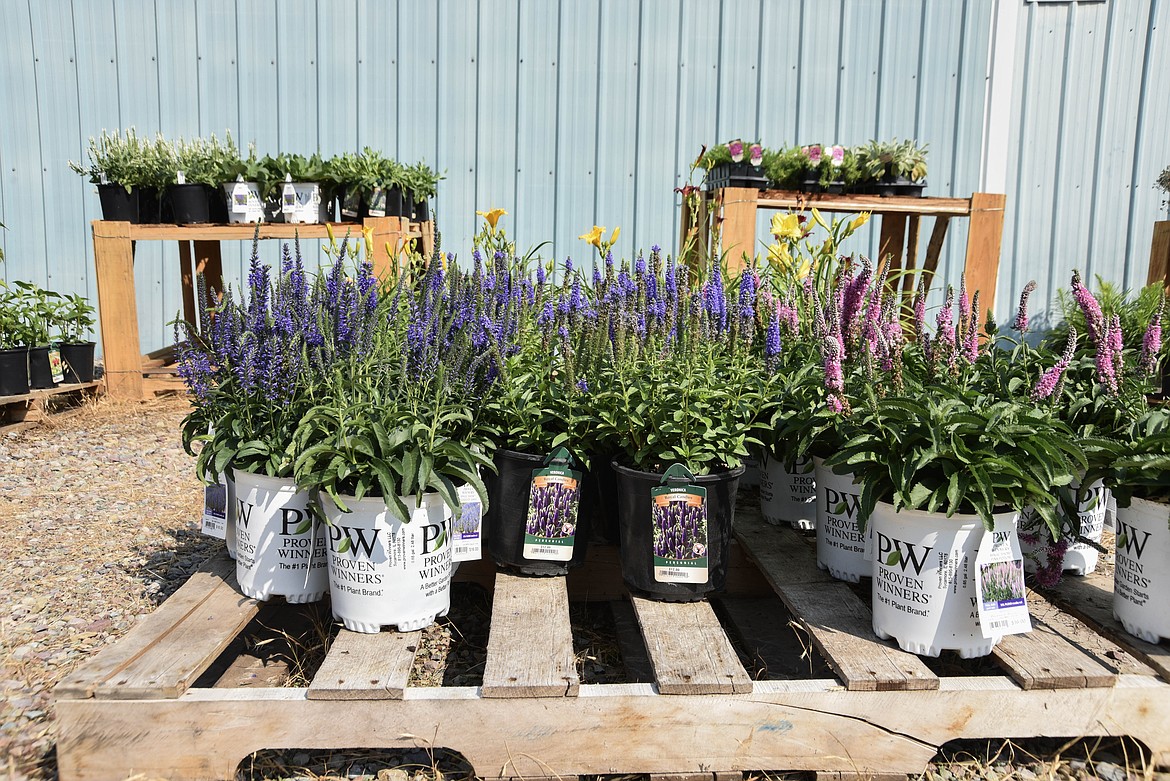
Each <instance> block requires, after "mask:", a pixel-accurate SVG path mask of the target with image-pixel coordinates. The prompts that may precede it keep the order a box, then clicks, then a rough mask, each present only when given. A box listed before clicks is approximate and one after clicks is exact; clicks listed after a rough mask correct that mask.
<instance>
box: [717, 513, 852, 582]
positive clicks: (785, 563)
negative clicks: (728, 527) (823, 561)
mask: <svg viewBox="0 0 1170 781" xmlns="http://www.w3.org/2000/svg"><path fill="white" fill-rule="evenodd" d="M734 532H735V537H736V539H737V540H739V542H740V544H741V545H743V548H744V552H745V553H746V554H747V557H748V558H749V559H750V560H751V561H753V562H755V564H756V566H757V567H758V568H759V570H760V572H761V573H763V575H764V577H765V578H766V579H767V581H768V583H769V584H771V586H772V588H773V589H776V588H778V587H779V586H787V585H789V584H799V583H835V582H836V581H834V580H833V578H832V577H831V576H830V575H829V573H828V572H825V571H824V570H822V569H820V568H819V567H818V566H817V562H816V555H815V554H814V553H813V552H812V551H811V550H810V549H809V546H808V543H806V542H805V541H804V540H803V539H802V538H801V537H800V535H798V534H797V533H796V532H795V531H793V530H792V529H791V528H785V527H781V526H773V525H771V524H770V523H768V522H767V521H765V520H764V519H763V518H761V517H760V511H759V509H758V508H755V507H743V506H741V507H739V508H737V509H736V515H735V528H734Z"/></svg>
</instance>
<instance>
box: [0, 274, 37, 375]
mask: <svg viewBox="0 0 1170 781" xmlns="http://www.w3.org/2000/svg"><path fill="white" fill-rule="evenodd" d="M30 341H31V339H30V337H29V328H28V321H27V308H26V306H25V303H24V298H23V296H22V295H21V294H20V293H18V292H17V291H15V290H13V289H12V288H10V287H9V286H8V285H7V284H6V283H5V282H4V281H3V280H0V396H21V395H23V394H25V393H28V391H29V387H28V345H29V342H30Z"/></svg>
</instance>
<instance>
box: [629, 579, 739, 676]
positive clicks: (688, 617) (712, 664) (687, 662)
mask: <svg viewBox="0 0 1170 781" xmlns="http://www.w3.org/2000/svg"><path fill="white" fill-rule="evenodd" d="M631 600H632V602H633V605H634V614H635V615H636V616H637V618H638V626H639V627H640V628H641V630H642V640H643V641H644V642H645V644H646V651H647V653H648V654H649V655H650V663H651V664H652V665H653V667H654V679H655V680H656V681H657V683H658V691H659V693H661V694H736V693H739V692H749V691H751V690H752V681H751V678H750V677H748V674H747V671H746V670H744V669H743V665H742V664H740V663H739V657H738V656H737V655H736V653H735V649H734V648H733V647H732V645H731V641H730V640H729V639H728V638H727V633H726V632H724V631H723V627H722V626H721V625H720V624H719V619H718V618H717V617H716V615H715V611H714V610H712V609H711V605H710V604H709V603H707V602H655V601H652V600H649V599H645V598H643V597H637V596H635V597H631Z"/></svg>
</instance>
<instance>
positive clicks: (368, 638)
mask: <svg viewBox="0 0 1170 781" xmlns="http://www.w3.org/2000/svg"><path fill="white" fill-rule="evenodd" d="M421 640H422V632H421V631H416V632H380V633H378V634H362V633H360V632H351V631H349V630H348V629H342V630H341V632H340V633H339V634H338V635H337V637H336V638H335V639H334V640H333V645H331V646H330V647H329V653H328V654H327V655H326V657H325V661H324V662H322V663H321V668H320V669H319V670H317V674H316V675H315V676H313V682H312V683H311V684H309V693H308V697H309V699H311V700H401V699H402V694H403V692H404V691H405V690H406V682H407V679H408V678H409V677H410V668H411V665H413V664H414V654H415V651H417V650H418V644H419V642H420V641H421Z"/></svg>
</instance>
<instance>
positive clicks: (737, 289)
mask: <svg viewBox="0 0 1170 781" xmlns="http://www.w3.org/2000/svg"><path fill="white" fill-rule="evenodd" d="M606 260H607V274H606V276H605V277H604V278H603V279H602V283H601V286H600V287H599V288H598V290H597V299H598V303H597V307H598V310H597V316H596V318H595V319H593V320H592V321H591V322H596V323H597V325H596V326H595V333H594V337H593V338H594V339H595V340H596V343H597V344H599V345H601V346H602V348H603V353H602V354H604V355H612V358H610V359H607V360H605V361H602V362H600V363H599V365H598V366H597V367H596V368H595V369H593V370H592V371H591V372H590V374H589V375H588V376H587V378H586V382H587V385H588V387H589V388H590V391H591V392H592V394H593V403H594V405H595V406H596V410H597V412H596V416H597V419H598V426H597V429H598V437H599V438H601V439H602V440H603V441H609V442H612V443H614V444H616V445H617V446H618V448H619V449H620V450H619V453H618V455H617V457H616V458H615V459H614V461H613V469H614V470H615V472H616V473H617V489H618V516H619V522H620V526H621V557H622V576H623V578H624V579H625V581H626V583H627V585H629V586H630V587H631V588H632V589H634V590H635V591H637V592H639V593H643V594H647V595H648V596H650V597H652V598H656V599H666V600H682V601H687V600H695V599H701V598H703V597H704V596H705V595H706V594H708V593H710V592H712V591H715V590H718V589H720V588H722V587H723V585H724V580H725V577H726V565H727V557H728V554H729V544H730V536H731V523H732V520H733V517H734V498H735V493H736V489H737V486H738V481H739V477H740V475H742V474H743V471H744V468H743V459H744V458H745V457H746V456H747V455H748V448H749V446H752V445H758V444H759V443H758V442H756V441H754V440H752V439H751V436H750V434H751V431H750V426H751V423H752V418H753V415H754V410H755V407H756V406H757V405H758V403H759V402H760V401H761V400H762V388H763V383H762V373H763V367H762V366H760V365H759V362H758V361H756V360H755V358H754V356H753V355H752V354H751V351H750V349H748V345H749V340H748V339H747V334H748V333H749V332H752V331H753V330H754V320H755V313H754V307H755V301H756V285H755V277H754V274H752V273H751V272H747V273H745V274H744V275H743V276H742V277H741V278H740V279H739V280H736V282H735V283H732V284H731V285H730V286H728V287H730V294H729V291H728V289H727V287H725V283H724V276H723V272H722V270H721V269H720V268H719V266H718V265H714V264H713V265H711V266H710V269H709V271H708V272H707V273H705V274H704V276H703V283H702V285H701V286H698V285H692V284H691V283H690V281H689V280H688V278H687V277H688V272H687V270H686V268H685V267H678V266H675V265H674V264H673V263H672V262H671V260H669V259H668V260H667V262H666V263H665V264H659V263H657V262H656V263H653V264H651V266H650V267H649V268H648V267H647V266H646V264H645V263H638V264H636V265H635V268H634V273H633V274H632V275H631V274H630V273H629V271H628V268H629V267H628V266H625V265H623V268H622V269H621V271H620V272H619V273H618V274H616V275H614V274H613V272H612V269H611V268H610V267H609V258H608V257H607V258H606ZM611 324H612V331H611Z"/></svg>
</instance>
